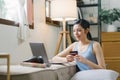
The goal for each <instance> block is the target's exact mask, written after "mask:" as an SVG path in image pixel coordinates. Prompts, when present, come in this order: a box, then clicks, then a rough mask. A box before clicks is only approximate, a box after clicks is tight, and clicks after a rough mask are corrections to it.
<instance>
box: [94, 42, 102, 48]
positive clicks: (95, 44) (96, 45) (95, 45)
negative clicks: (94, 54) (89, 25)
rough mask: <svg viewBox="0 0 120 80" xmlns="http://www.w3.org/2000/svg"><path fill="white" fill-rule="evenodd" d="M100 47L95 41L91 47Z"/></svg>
mask: <svg viewBox="0 0 120 80" xmlns="http://www.w3.org/2000/svg"><path fill="white" fill-rule="evenodd" d="M100 46H101V45H100V43H99V42H97V41H94V43H93V47H100Z"/></svg>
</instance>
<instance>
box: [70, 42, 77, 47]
mask: <svg viewBox="0 0 120 80" xmlns="http://www.w3.org/2000/svg"><path fill="white" fill-rule="evenodd" d="M77 43H78V42H73V43H72V44H71V45H70V46H69V47H74V46H75V44H77Z"/></svg>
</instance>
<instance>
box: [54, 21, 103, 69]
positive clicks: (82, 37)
mask: <svg viewBox="0 0 120 80" xmlns="http://www.w3.org/2000/svg"><path fill="white" fill-rule="evenodd" d="M89 31H90V24H89V22H87V21H86V20H84V19H80V20H77V21H76V22H75V24H74V26H73V34H74V37H75V38H76V40H77V42H74V43H72V44H71V45H70V46H69V47H68V48H66V49H65V50H63V51H62V52H60V53H59V54H57V55H56V56H55V57H53V59H52V61H56V62H61V61H62V62H72V61H75V62H76V65H77V66H78V68H79V69H80V70H81V71H82V70H89V69H104V68H105V62H104V56H103V52H102V49H101V46H100V44H99V43H98V42H97V41H93V40H92V38H91V35H90V32H89ZM70 51H77V52H78V54H77V55H75V56H72V55H70Z"/></svg>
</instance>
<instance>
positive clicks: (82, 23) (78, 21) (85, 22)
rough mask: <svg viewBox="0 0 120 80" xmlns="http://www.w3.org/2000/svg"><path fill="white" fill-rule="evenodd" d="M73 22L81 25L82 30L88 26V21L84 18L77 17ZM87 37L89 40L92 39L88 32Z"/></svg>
mask: <svg viewBox="0 0 120 80" xmlns="http://www.w3.org/2000/svg"><path fill="white" fill-rule="evenodd" d="M75 24H79V25H81V27H82V28H83V29H84V30H86V29H87V28H90V24H89V22H88V21H87V20H84V19H78V20H76V21H75V23H74V25H75ZM87 38H88V39H89V40H93V39H92V36H91V33H90V32H88V33H87Z"/></svg>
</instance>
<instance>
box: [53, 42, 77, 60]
mask: <svg viewBox="0 0 120 80" xmlns="http://www.w3.org/2000/svg"><path fill="white" fill-rule="evenodd" d="M74 44H75V43H73V44H71V45H70V46H68V47H67V48H66V49H65V50H63V51H62V52H60V53H58V54H57V55H56V56H55V57H53V58H52V62H67V59H66V56H67V55H69V52H70V51H72V49H73V46H74Z"/></svg>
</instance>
